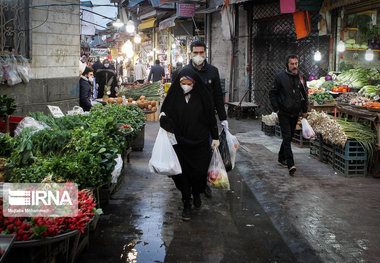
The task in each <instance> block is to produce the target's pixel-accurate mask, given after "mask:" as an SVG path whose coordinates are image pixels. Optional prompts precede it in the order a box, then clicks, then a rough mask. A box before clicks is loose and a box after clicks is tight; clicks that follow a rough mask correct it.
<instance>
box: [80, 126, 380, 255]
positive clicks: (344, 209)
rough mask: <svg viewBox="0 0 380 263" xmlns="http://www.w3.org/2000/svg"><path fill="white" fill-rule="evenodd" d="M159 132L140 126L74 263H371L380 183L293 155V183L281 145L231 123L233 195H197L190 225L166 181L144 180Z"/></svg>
mask: <svg viewBox="0 0 380 263" xmlns="http://www.w3.org/2000/svg"><path fill="white" fill-rule="evenodd" d="M158 128H159V125H158V123H157V122H156V123H155V122H148V123H147V126H146V129H145V146H144V150H143V152H132V153H131V160H130V164H128V165H126V167H125V169H124V177H123V182H122V185H121V187H120V189H119V191H118V192H116V193H115V194H114V195H113V196H112V197H111V200H110V203H109V205H108V206H106V207H105V208H104V209H103V210H104V215H102V217H101V220H100V227H99V228H98V230H97V232H96V233H95V234H94V236H93V237H91V242H90V245H89V248H88V249H87V250H86V251H85V252H84V253H83V254H82V255H81V256H80V257H79V259H78V260H77V262H376V261H377V260H378V258H380V249H379V246H378V244H380V236H379V235H378V233H379V224H378V222H379V220H380V209H379V208H380V196H379V195H378V194H377V192H378V191H377V189H378V188H379V185H380V181H379V180H376V179H374V178H369V177H368V178H345V177H343V176H342V175H339V174H336V173H335V171H334V170H332V169H331V168H329V166H327V165H325V164H323V163H321V162H319V161H317V160H315V159H313V158H311V157H310V155H309V149H308V148H305V149H302V148H298V147H295V146H293V151H294V153H295V161H296V165H297V168H298V171H297V174H296V176H295V177H294V178H292V177H289V175H288V174H287V170H286V169H284V168H281V167H280V166H278V164H277V162H276V160H277V159H276V155H277V151H278V149H279V146H280V143H281V140H280V139H277V138H274V137H268V136H265V135H264V133H263V132H261V131H260V122H259V121H255V120H241V121H236V120H232V119H231V120H230V129H231V132H232V133H233V134H236V136H237V137H238V139H239V141H240V143H241V147H240V149H239V151H238V156H237V164H236V168H235V169H234V170H233V171H231V172H229V179H230V184H231V191H228V192H227V191H221V190H213V198H212V199H206V198H205V197H204V196H202V201H203V204H202V208H201V209H200V210H199V211H194V214H193V218H192V220H191V221H190V222H183V221H182V220H181V211H182V203H181V201H180V193H179V191H178V190H176V189H175V186H174V183H173V182H172V180H171V179H170V178H167V177H165V176H160V175H154V174H151V173H150V172H149V168H148V165H147V164H148V161H149V158H150V155H151V151H152V147H153V144H154V140H155V137H156V134H157V131H158Z"/></svg>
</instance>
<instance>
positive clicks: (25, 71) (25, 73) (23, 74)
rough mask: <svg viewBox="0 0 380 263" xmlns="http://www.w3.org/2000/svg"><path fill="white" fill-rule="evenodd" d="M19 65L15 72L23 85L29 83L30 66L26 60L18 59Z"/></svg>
mask: <svg viewBox="0 0 380 263" xmlns="http://www.w3.org/2000/svg"><path fill="white" fill-rule="evenodd" d="M20 60H21V65H18V66H17V72H18V74H19V76H20V78H21V79H22V81H23V82H24V83H29V80H30V65H29V62H28V60H27V59H26V58H24V57H23V56H21V57H20Z"/></svg>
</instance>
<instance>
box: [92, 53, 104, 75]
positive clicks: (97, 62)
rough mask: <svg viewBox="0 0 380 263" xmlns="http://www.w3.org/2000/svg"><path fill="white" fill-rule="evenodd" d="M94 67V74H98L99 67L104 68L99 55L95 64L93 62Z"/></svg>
mask: <svg viewBox="0 0 380 263" xmlns="http://www.w3.org/2000/svg"><path fill="white" fill-rule="evenodd" d="M92 68H93V70H94V74H95V75H96V72H97V71H98V69H101V68H103V64H102V62H100V58H99V57H96V61H95V63H94V64H92Z"/></svg>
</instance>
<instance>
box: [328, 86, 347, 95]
mask: <svg viewBox="0 0 380 263" xmlns="http://www.w3.org/2000/svg"><path fill="white" fill-rule="evenodd" d="M350 91H351V89H350V88H349V87H348V86H347V85H344V86H334V87H333V88H332V89H331V92H339V93H346V92H350Z"/></svg>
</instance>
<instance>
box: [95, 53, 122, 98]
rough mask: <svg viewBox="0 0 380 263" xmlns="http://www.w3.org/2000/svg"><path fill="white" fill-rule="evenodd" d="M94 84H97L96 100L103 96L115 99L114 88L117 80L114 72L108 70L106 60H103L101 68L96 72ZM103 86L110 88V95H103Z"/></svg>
mask: <svg viewBox="0 0 380 263" xmlns="http://www.w3.org/2000/svg"><path fill="white" fill-rule="evenodd" d="M95 77H96V82H97V83H98V84H99V87H98V98H103V96H104V95H107V96H110V97H116V90H115V87H116V86H117V78H116V74H115V70H113V69H111V68H110V63H109V60H108V59H105V60H103V68H101V69H99V70H98V71H97V72H96V75H95ZM104 86H110V93H109V94H104Z"/></svg>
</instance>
